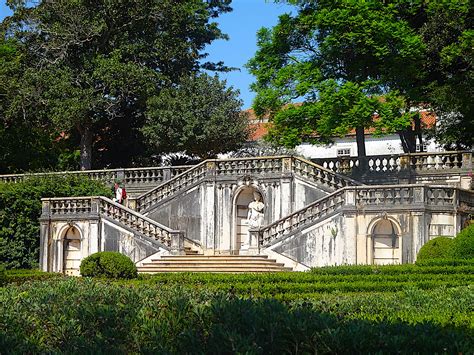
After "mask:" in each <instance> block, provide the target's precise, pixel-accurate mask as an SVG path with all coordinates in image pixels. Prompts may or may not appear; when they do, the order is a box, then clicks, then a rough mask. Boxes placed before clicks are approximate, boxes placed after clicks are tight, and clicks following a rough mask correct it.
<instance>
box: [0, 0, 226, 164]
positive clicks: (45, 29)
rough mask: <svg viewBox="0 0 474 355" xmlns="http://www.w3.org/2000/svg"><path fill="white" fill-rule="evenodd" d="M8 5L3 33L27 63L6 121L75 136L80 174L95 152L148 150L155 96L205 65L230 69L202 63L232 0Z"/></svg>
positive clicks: (127, 154) (129, 155) (124, 156)
mask: <svg viewBox="0 0 474 355" xmlns="http://www.w3.org/2000/svg"><path fill="white" fill-rule="evenodd" d="M10 3H11V4H12V5H11V6H12V8H13V10H14V14H13V16H12V17H10V18H7V19H5V20H4V21H3V23H2V31H3V37H4V38H7V39H10V40H13V41H16V43H18V45H19V46H20V47H21V52H23V53H24V67H23V70H22V74H21V77H20V78H19V79H18V81H19V83H20V84H21V89H20V90H19V91H18V93H17V94H16V97H14V98H12V100H11V101H12V102H13V103H14V102H17V103H22V105H15V104H11V107H12V108H16V111H15V110H12V112H8V116H9V117H11V118H12V119H13V118H15V119H16V118H18V117H21V116H22V115H23V116H25V117H26V120H27V121H30V122H32V120H34V119H39V118H40V119H44V120H46V122H48V123H49V124H50V126H53V127H55V129H56V130H57V131H60V132H63V133H67V134H70V135H77V136H78V140H80V155H81V167H82V168H83V169H88V168H90V167H91V165H92V162H93V161H92V152H93V149H94V151H96V152H97V151H99V152H101V153H100V154H97V156H98V157H99V158H102V159H104V158H105V159H111V156H110V155H107V154H105V155H104V154H103V152H104V151H105V152H110V151H114V154H116V155H120V157H121V158H120V163H121V164H126V165H128V164H130V163H131V162H132V160H133V159H134V157H136V156H137V155H139V154H140V152H143V151H145V150H146V147H145V146H144V143H143V142H144V139H143V137H142V135H141V127H142V126H143V124H144V122H145V112H146V110H147V102H148V100H149V99H150V98H151V97H154V96H157V95H159V93H160V91H161V90H162V89H163V88H167V87H170V86H171V85H173V84H175V83H177V82H179V80H180V79H181V78H183V77H185V76H189V75H194V73H196V72H197V71H199V70H200V69H202V68H205V69H212V70H225V69H226V68H225V67H224V66H223V64H222V63H209V62H207V63H202V62H203V60H204V58H205V57H206V53H205V52H204V48H205V46H206V45H207V44H209V43H211V42H212V41H214V40H216V39H221V38H224V39H225V38H227V36H226V35H225V34H223V33H222V32H221V31H220V29H219V28H218V26H217V23H215V22H213V21H212V19H213V18H215V17H217V16H219V15H220V14H221V13H224V12H228V11H231V8H230V6H229V4H230V0H225V1H213V0H207V1H202V0H186V1H179V2H176V1H173V0H135V1H130V0H112V1H103V0H98V1H96V0H94V1H90V0H78V1H41V2H39V3H38V4H37V5H36V6H34V7H31V8H29V7H27V6H26V5H27V1H12V2H10ZM25 105H26V106H27V109H26V110H23V112H22V110H21V109H22V106H23V107H24V106H25ZM125 145H126V149H120V148H118V149H111V147H122V148H124V146H125ZM104 163H105V162H104Z"/></svg>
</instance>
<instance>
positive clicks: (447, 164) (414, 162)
mask: <svg viewBox="0 0 474 355" xmlns="http://www.w3.org/2000/svg"><path fill="white" fill-rule="evenodd" d="M400 157H401V158H402V160H403V158H405V159H406V160H408V164H409V167H410V168H412V169H414V170H415V171H417V172H427V171H439V170H450V171H452V170H460V169H461V170H462V169H465V170H467V169H472V152H469V151H460V152H439V153H410V154H403V155H401V156H400Z"/></svg>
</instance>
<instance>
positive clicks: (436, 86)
mask: <svg viewBox="0 0 474 355" xmlns="http://www.w3.org/2000/svg"><path fill="white" fill-rule="evenodd" d="M473 10H474V6H473V3H472V1H471V2H469V1H464V0H463V1H461V0H453V1H449V2H442V1H434V2H428V4H427V6H426V7H425V9H424V13H423V15H424V21H423V23H421V24H417V28H418V32H419V33H420V35H421V37H422V38H423V41H424V42H425V43H426V47H427V56H426V63H425V70H426V71H427V73H428V75H427V80H426V83H425V87H426V96H427V98H426V101H427V102H429V103H430V105H432V106H433V107H434V108H435V109H436V112H437V113H438V116H439V120H438V125H437V127H436V131H434V132H433V135H434V137H435V138H436V139H437V140H438V142H439V143H441V144H444V145H445V146H447V147H449V148H466V147H467V148H470V147H471V146H472V145H473V144H474V135H473V134H472V132H473V131H474V107H473V105H474V99H473V98H474V70H473V64H474V30H473V25H474V13H473V12H474V11H473Z"/></svg>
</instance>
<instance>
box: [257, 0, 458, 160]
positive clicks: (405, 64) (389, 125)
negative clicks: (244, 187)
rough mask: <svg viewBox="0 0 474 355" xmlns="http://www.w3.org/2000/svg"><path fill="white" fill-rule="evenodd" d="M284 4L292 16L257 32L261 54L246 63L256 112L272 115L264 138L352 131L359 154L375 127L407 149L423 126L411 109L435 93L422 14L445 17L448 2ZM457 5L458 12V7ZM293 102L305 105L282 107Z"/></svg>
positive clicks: (319, 137) (318, 137)
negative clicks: (251, 77)
mask: <svg viewBox="0 0 474 355" xmlns="http://www.w3.org/2000/svg"><path fill="white" fill-rule="evenodd" d="M287 2H288V3H292V4H294V5H296V6H297V8H298V13H297V14H296V15H295V16H291V15H289V14H286V15H283V16H281V17H280V19H279V23H278V24H277V25H276V26H275V27H274V28H273V29H271V30H269V29H261V30H260V31H259V33H258V47H259V49H258V51H257V53H256V54H255V56H254V58H252V59H251V60H250V61H249V63H248V68H249V69H250V72H251V73H252V74H253V75H255V77H256V83H254V84H253V85H252V89H253V90H254V91H255V92H256V93H257V96H256V99H255V101H254V109H255V111H256V113H257V115H259V116H262V115H264V114H269V115H270V116H271V117H274V122H273V129H272V130H271V132H270V136H269V137H270V139H272V140H273V141H275V142H278V143H282V144H285V145H287V146H289V147H292V146H294V145H295V144H298V143H299V142H301V141H302V140H308V139H309V140H312V141H327V139H328V137H330V136H334V135H340V134H344V133H346V132H347V131H348V130H351V129H355V131H356V135H357V143H358V153H359V155H360V156H364V155H365V149H364V148H363V146H364V134H363V132H364V129H366V128H369V127H374V128H375V131H376V133H378V134H382V133H384V132H385V133H389V132H398V133H399V134H400V137H401V139H402V144H403V146H404V149H405V150H406V151H413V150H414V148H415V135H418V137H419V139H421V133H420V131H421V123H420V116H419V114H417V113H416V112H411V108H413V107H416V106H419V105H421V104H426V103H430V102H433V100H432V99H431V100H430V93H434V91H433V90H430V89H429V88H430V83H431V82H432V80H433V78H432V77H433V76H434V72H433V70H434V69H433V67H435V66H431V67H430V65H429V64H430V63H431V62H430V60H431V59H430V58H428V56H427V53H428V50H429V49H430V48H431V47H430V44H429V43H428V42H427V38H430V36H425V37H424V36H423V35H422V31H423V29H425V25H426V23H427V19H426V18H427V13H428V12H429V11H435V10H436V11H438V12H443V11H444V10H443V9H444V8H446V7H449V4H448V3H446V4H444V5H441V4H442V3H443V2H442V1H432V2H429V4H428V2H426V3H425V2H424V1H421V2H410V3H407V2H406V1H401V0H400V1H390V2H386V1H371V2H360V1H355V0H345V1H338V2H333V1H329V0H321V1H309V0H298V1H297V0H294V1H287ZM455 3H456V5H455V7H456V6H457V7H460V6H461V5H459V4H461V3H463V1H455ZM436 6H437V7H436ZM443 6H444V7H443ZM436 11H435V12H436ZM451 13H454V12H453V11H452V12H451ZM454 21H455V20H454ZM451 22H453V21H451ZM447 42H449V41H447ZM443 48H446V47H443ZM445 50H446V49H445ZM459 73H460V72H459ZM436 86H437V85H436ZM451 92H452V91H451ZM295 100H297V101H302V102H303V104H302V105H288V104H289V103H291V102H293V101H295ZM463 102H465V101H464V100H463ZM371 110H373V111H372V114H370V111H371ZM285 111H287V112H285Z"/></svg>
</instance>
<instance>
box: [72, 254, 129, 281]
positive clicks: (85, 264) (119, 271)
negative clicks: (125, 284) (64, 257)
mask: <svg viewBox="0 0 474 355" xmlns="http://www.w3.org/2000/svg"><path fill="white" fill-rule="evenodd" d="M80 271H81V275H82V276H85V277H105V278H112V279H133V278H136V277H137V267H136V266H135V264H134V263H133V261H132V260H130V258H129V257H128V256H126V255H123V254H120V253H118V252H112V251H102V252H98V253H94V254H91V255H89V256H88V257H86V258H84V259H83V260H82V262H81V267H80Z"/></svg>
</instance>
